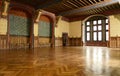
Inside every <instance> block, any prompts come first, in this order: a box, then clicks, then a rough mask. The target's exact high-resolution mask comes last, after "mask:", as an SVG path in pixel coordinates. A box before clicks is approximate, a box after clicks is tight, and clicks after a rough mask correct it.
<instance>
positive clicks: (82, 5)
mask: <svg viewBox="0 0 120 76" xmlns="http://www.w3.org/2000/svg"><path fill="white" fill-rule="evenodd" d="M75 1H76V2H77V3H78V4H79V5H81V6H85V5H84V4H82V3H81V2H80V1H79V2H78V0H75Z"/></svg>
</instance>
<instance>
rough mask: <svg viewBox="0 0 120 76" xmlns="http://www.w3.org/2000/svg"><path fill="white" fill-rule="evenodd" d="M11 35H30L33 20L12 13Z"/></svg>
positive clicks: (10, 19) (10, 17)
mask: <svg viewBox="0 0 120 76" xmlns="http://www.w3.org/2000/svg"><path fill="white" fill-rule="evenodd" d="M9 21H10V35H17V36H29V35H30V25H31V20H30V19H28V18H25V17H20V16H15V15H10V16H9Z"/></svg>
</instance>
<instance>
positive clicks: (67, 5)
mask: <svg viewBox="0 0 120 76" xmlns="http://www.w3.org/2000/svg"><path fill="white" fill-rule="evenodd" d="M63 6H66V7H68V8H70V9H74V8H73V7H71V6H68V5H66V4H64V3H63Z"/></svg>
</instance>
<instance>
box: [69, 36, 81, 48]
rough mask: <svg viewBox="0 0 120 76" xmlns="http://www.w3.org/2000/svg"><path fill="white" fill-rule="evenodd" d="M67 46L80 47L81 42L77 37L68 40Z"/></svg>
mask: <svg viewBox="0 0 120 76" xmlns="http://www.w3.org/2000/svg"><path fill="white" fill-rule="evenodd" d="M69 45H70V46H82V40H81V38H79V37H72V38H69Z"/></svg>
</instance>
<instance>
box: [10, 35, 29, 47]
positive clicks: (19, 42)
mask: <svg viewBox="0 0 120 76" xmlns="http://www.w3.org/2000/svg"><path fill="white" fill-rule="evenodd" d="M21 48H24V49H26V48H29V38H27V37H25V36H10V49H21Z"/></svg>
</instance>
